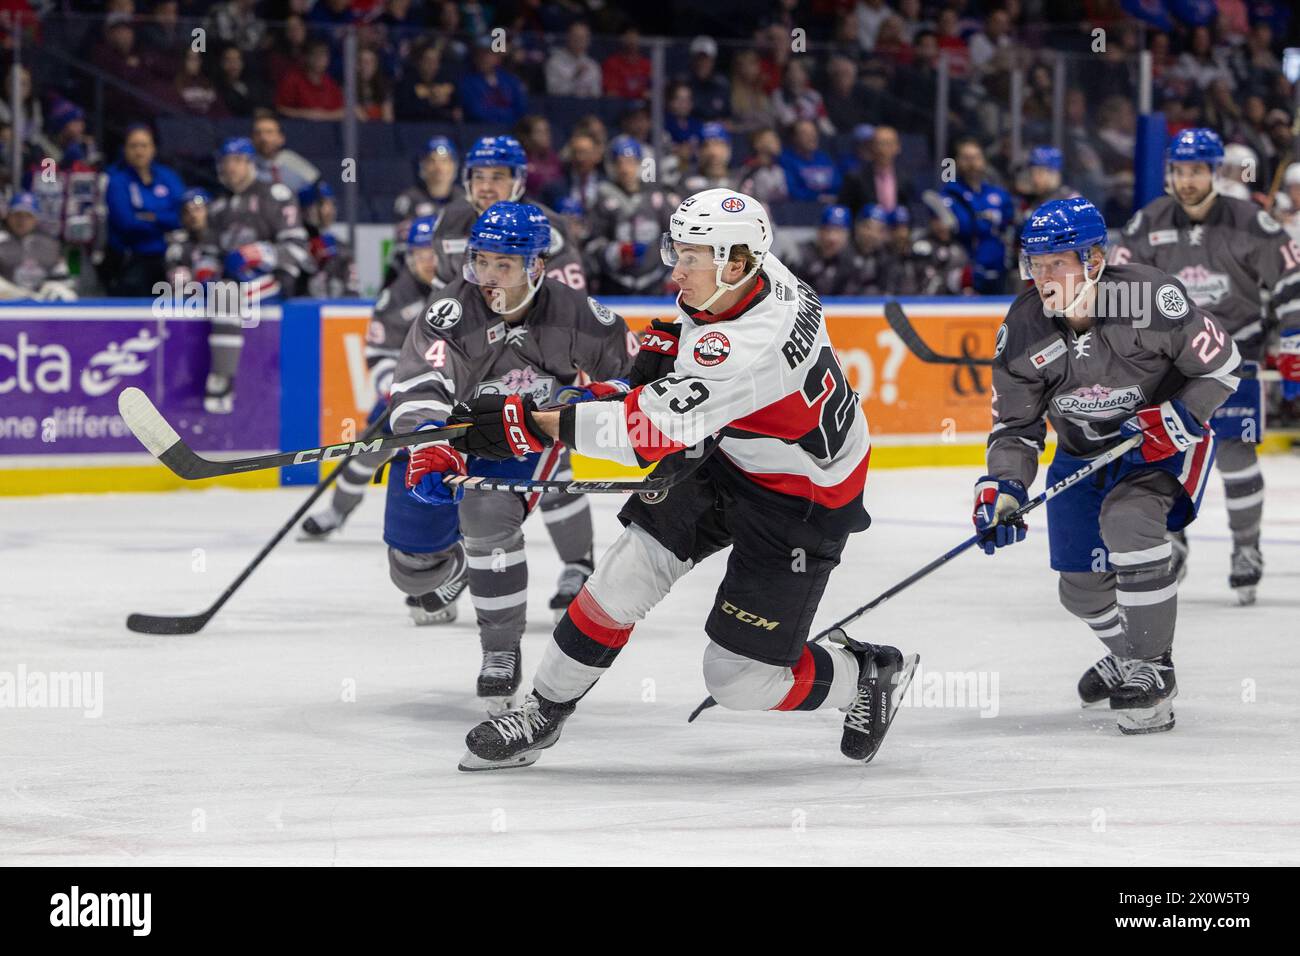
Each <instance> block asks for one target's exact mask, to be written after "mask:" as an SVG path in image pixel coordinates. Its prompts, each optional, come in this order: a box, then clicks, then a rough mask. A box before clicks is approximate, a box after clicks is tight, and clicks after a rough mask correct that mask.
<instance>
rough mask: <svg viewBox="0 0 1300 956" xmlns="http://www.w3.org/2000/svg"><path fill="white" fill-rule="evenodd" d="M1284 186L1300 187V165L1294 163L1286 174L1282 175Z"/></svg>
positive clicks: (1287, 169)
mask: <svg viewBox="0 0 1300 956" xmlns="http://www.w3.org/2000/svg"><path fill="white" fill-rule="evenodd" d="M1282 185H1283V186H1296V185H1300V163H1292V164H1291V165H1290V166H1288V167H1287V168H1286V172H1285V173H1283V174H1282Z"/></svg>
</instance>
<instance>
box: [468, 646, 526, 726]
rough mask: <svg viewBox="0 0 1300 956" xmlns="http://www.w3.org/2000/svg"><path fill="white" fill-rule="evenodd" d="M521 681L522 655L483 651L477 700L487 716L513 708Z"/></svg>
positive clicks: (515, 652)
mask: <svg viewBox="0 0 1300 956" xmlns="http://www.w3.org/2000/svg"><path fill="white" fill-rule="evenodd" d="M522 679H523V655H522V654H520V653H519V649H518V648H516V649H515V650H513V651H484V652H483V664H482V665H481V666H480V667H479V671H478V696H479V700H481V701H483V703H484V704H485V705H486V706H487V712H488V715H489V716H492V717H495V716H497V715H498V714H504V713H505V712H506V711H508V710H510V709H511V708H512V707H514V706H515V694H516V693H518V691H519V683H520V681H521V680H522Z"/></svg>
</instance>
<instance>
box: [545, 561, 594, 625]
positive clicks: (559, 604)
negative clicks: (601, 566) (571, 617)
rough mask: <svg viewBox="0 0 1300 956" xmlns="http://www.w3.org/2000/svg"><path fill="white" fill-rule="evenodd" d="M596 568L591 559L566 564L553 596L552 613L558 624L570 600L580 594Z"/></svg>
mask: <svg viewBox="0 0 1300 956" xmlns="http://www.w3.org/2000/svg"><path fill="white" fill-rule="evenodd" d="M594 570H595V568H593V567H592V564H591V562H590V561H575V562H574V563H573V564H566V565H565V566H564V570H563V571H561V572H560V580H559V582H558V583H557V584H556V586H555V595H554V596H553V597H552V598H551V614H552V615H553V616H554V617H555V623H556V624H559V623H560V620H561V619H562V618H563V617H564V612H565V611H567V610H568V608H569V604H570V602H572V601H573V599H574V598H575V597H577V596H578V592H579V591H581V590H582V586H583V585H584V584H586V583H587V578H589V577H591V573H592V571H594Z"/></svg>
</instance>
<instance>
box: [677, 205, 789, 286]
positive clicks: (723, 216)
mask: <svg viewBox="0 0 1300 956" xmlns="http://www.w3.org/2000/svg"><path fill="white" fill-rule="evenodd" d="M674 242H682V243H689V244H690V245H700V246H709V247H711V248H712V249H713V264H714V265H715V266H716V267H717V283H718V288H717V291H715V292H714V293H713V295H711V296H709V298H708V300H707V301H705V302H704V304H703V305H701V306H699V308H700V309H707V308H708V307H709V306H711V305H712V304H713V303H714V301H716V300H717V298H718V297H719V296H720V295H722V294H723V293H724V292H728V291H730V290H732V289H736V288H739V287H740V286H742V285H744V283H746V282H748V281H749V280H750V279H751V278H753V276H754V275H755V274H756V273H757V272H758V270H759V269H761V268H762V267H763V259H764V258H765V257H766V256H767V251H768V250H769V249H771V248H772V225H771V223H770V222H768V218H767V211H766V210H765V209H764V208H763V204H762V203H760V202H759V201H758V200H757V199H755V198H754V197H753V196H746V195H745V194H744V193H740V192H736V191H735V190H733V189H706V190H704V191H703V192H698V193H696V194H695V195H693V196H688V197H686V198H685V199H683V200H682V203H681V205H680V206H678V207H677V210H676V212H674V213H673V215H672V218H671V219H670V220H669V224H668V232H666V233H664V234H663V238H662V239H661V240H660V245H659V249H660V257H661V258H662V259H663V262H664V264H665V265H669V266H675V265H676V264H677V250H676V248H675V247H674V246H673V243H674ZM741 245H743V246H748V247H749V251H750V252H751V253H752V254H753V256H754V266H753V268H751V269H750V270H749V271H748V272H746V273H745V274H744V275H743V276H741V277H740V278H739V279H737V280H736V281H735V282H733V283H726V282H723V281H722V270H723V269H725V268H726V266H727V261H728V259H729V258H730V256H731V248H732V246H741Z"/></svg>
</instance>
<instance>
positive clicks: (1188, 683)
mask: <svg viewBox="0 0 1300 956" xmlns="http://www.w3.org/2000/svg"><path fill="white" fill-rule="evenodd" d="M1265 473H1266V476H1267V480H1268V482H1269V491H1268V494H1269V497H1268V501H1267V505H1266V508H1265V527H1266V532H1265V538H1264V554H1265V560H1266V562H1267V564H1266V577H1265V579H1264V583H1263V586H1262V588H1261V593H1260V600H1259V603H1258V604H1257V605H1256V606H1254V607H1250V608H1239V607H1237V606H1235V599H1234V597H1233V595H1232V594H1231V593H1230V592H1229V591H1228V588H1227V583H1226V577H1227V566H1228V555H1229V550H1230V546H1229V541H1228V537H1227V525H1226V520H1225V518H1224V512H1223V505H1222V501H1223V495H1222V485H1221V483H1220V482H1219V481H1218V479H1217V477H1216V478H1214V479H1212V482H1211V485H1210V490H1209V492H1208V495H1207V503H1206V507H1205V509H1204V510H1203V512H1202V516H1201V519H1200V521H1198V522H1197V524H1196V525H1194V526H1193V529H1192V534H1191V540H1192V560H1191V570H1190V575H1189V577H1188V579H1187V581H1186V583H1185V585H1184V588H1183V591H1182V599H1181V600H1180V607H1179V631H1178V635H1179V636H1178V641H1177V643H1176V644H1175V660H1176V663H1177V668H1178V671H1177V673H1178V684H1179V689H1180V693H1179V697H1178V699H1177V701H1176V704H1175V712H1176V714H1177V719H1178V726H1177V728H1176V729H1175V730H1174V731H1173V732H1171V733H1167V734H1157V735H1152V736H1147V737H1121V736H1120V735H1119V733H1118V732H1117V730H1116V729H1115V724H1114V719H1113V718H1112V717H1111V716H1110V714H1109V712H1108V711H1105V710H1102V711H1084V710H1081V709H1080V708H1079V706H1078V702H1077V698H1076V696H1075V691H1074V685H1075V682H1076V681H1077V679H1078V677H1079V675H1080V674H1081V673H1082V671H1083V669H1084V668H1086V667H1087V666H1088V665H1089V664H1091V663H1092V662H1093V661H1094V660H1095V659H1096V658H1097V657H1099V656H1100V652H1101V648H1100V645H1099V644H1098V643H1097V641H1096V640H1095V639H1093V638H1092V637H1091V635H1090V632H1089V631H1088V630H1087V628H1086V627H1085V626H1084V625H1083V624H1081V623H1079V622H1077V621H1075V620H1074V619H1073V618H1071V617H1069V616H1068V615H1067V614H1066V613H1065V612H1064V611H1063V610H1062V609H1061V608H1060V607H1059V605H1058V604H1057V601H1056V580H1055V576H1054V575H1053V574H1052V573H1051V572H1050V571H1049V569H1048V567H1047V543H1046V536H1045V534H1044V528H1043V520H1042V518H1041V517H1039V516H1038V515H1036V516H1035V518H1037V520H1034V521H1032V522H1031V533H1030V536H1029V539H1028V540H1027V542H1026V543H1025V544H1023V545H1018V546H1016V547H1015V548H1013V549H1011V550H1010V551H1006V552H1003V553H1002V554H999V555H998V556H997V557H996V558H986V557H985V556H984V555H982V554H979V553H977V552H974V553H968V554H966V555H964V556H962V557H961V558H960V559H958V560H957V561H955V562H954V563H952V564H950V565H948V566H947V567H945V568H943V569H941V570H940V571H938V572H936V573H935V574H934V575H932V576H931V577H930V578H928V579H926V580H925V581H924V582H922V583H921V584H919V585H917V586H915V587H914V588H913V589H912V590H910V591H908V592H905V593H904V594H903V595H901V596H899V597H898V598H896V599H895V600H894V601H892V602H890V603H889V604H888V605H886V606H884V607H883V608H881V609H880V610H878V611H876V612H874V613H872V614H870V615H869V616H868V617H866V618H864V619H863V621H861V622H860V623H859V625H858V627H857V628H856V629H855V631H854V633H856V634H858V635H860V636H862V637H865V638H867V639H870V640H872V641H880V642H889V643H895V644H897V645H898V646H900V647H901V648H903V649H904V650H905V651H918V652H920V654H921V657H922V664H921V667H922V673H921V675H920V676H919V677H918V682H917V685H915V686H914V690H913V693H912V695H911V696H910V697H909V706H907V707H905V708H904V709H903V710H902V711H901V712H900V714H899V717H898V720H897V722H896V723H895V725H894V728H893V731H892V732H891V734H890V736H889V739H888V740H887V741H886V743H885V746H884V748H883V749H882V750H881V752H880V754H879V755H878V756H877V758H876V760H875V761H874V762H873V763H872V764H871V765H870V766H867V767H864V766H862V765H858V764H852V763H849V762H848V761H846V760H844V759H843V758H842V757H841V756H840V755H839V752H838V742H839V733H840V720H841V715H840V714H839V713H838V712H837V711H826V712H819V713H812V714H783V713H732V712H726V711H723V710H721V709H714V710H711V711H709V712H707V713H706V714H705V715H703V716H702V717H701V718H700V719H699V720H698V721H697V722H696V723H695V724H693V725H687V723H686V716H687V714H688V713H689V712H690V710H691V709H692V708H693V707H694V706H695V705H696V704H697V703H698V702H699V700H700V699H701V698H702V697H703V695H704V693H705V690H704V685H703V679H702V677H701V675H700V660H701V655H702V652H703V648H704V643H705V638H704V635H703V631H702V623H703V620H704V617H705V614H706V612H707V608H708V606H709V603H710V600H711V597H712V594H713V591H714V589H715V588H716V586H717V582H718V580H719V577H720V575H721V572H722V569H723V562H724V560H725V558H724V557H723V556H715V557H714V558H712V559H710V560H708V561H706V562H705V563H703V564H702V565H700V566H699V567H698V568H697V569H696V570H695V571H694V572H693V573H692V574H691V575H690V576H688V577H687V578H686V579H684V580H683V581H682V582H681V583H679V585H678V587H677V588H676V589H675V590H674V592H673V593H672V594H671V595H670V596H669V598H668V599H667V600H666V601H665V602H664V603H663V604H662V605H661V606H660V607H659V608H658V609H657V610H656V611H655V612H654V613H653V614H652V615H651V617H650V618H649V619H648V620H647V621H646V622H645V623H644V624H642V625H641V626H639V627H638V628H637V630H636V631H635V632H634V634H633V636H632V640H631V642H630V643H629V645H628V647H627V648H626V649H625V650H624V652H623V654H622V655H621V656H620V658H619V659H618V661H617V662H616V663H615V665H614V667H613V669H612V670H611V671H610V673H609V674H608V676H607V677H605V678H604V679H603V680H602V681H601V682H600V683H599V685H597V687H596V689H595V690H594V691H593V692H592V693H591V694H590V696H589V697H588V698H587V699H586V700H585V701H584V702H583V703H582V705H581V706H580V708H579V710H578V712H577V714H576V715H575V716H574V717H573V718H572V719H571V720H570V721H569V723H568V724H567V726H566V728H565V731H564V737H563V738H562V740H561V741H560V743H559V745H558V746H556V747H555V748H553V749H552V750H549V751H547V752H546V754H545V755H543V757H542V759H541V760H540V762H539V763H538V764H537V765H536V766H534V767H532V768H530V769H525V770H517V771H507V772H498V773H478V774H466V773H459V772H457V770H456V763H457V760H458V758H459V757H460V755H461V753H462V752H463V749H464V748H463V740H464V735H465V732H466V731H467V730H468V729H469V728H470V727H471V726H472V725H473V724H474V723H475V722H477V721H478V720H479V718H480V711H479V708H478V706H477V704H476V701H475V699H474V697H473V682H474V677H475V675H476V673H477V667H478V657H479V655H478V643H477V638H476V632H475V628H474V623H473V613H472V610H471V608H470V606H469V602H468V600H467V598H468V595H466V596H465V598H462V602H461V609H462V610H461V619H460V620H459V621H458V622H456V623H455V624H453V625H450V626H447V627H443V628H421V629H416V628H414V627H413V626H412V625H411V624H410V622H409V621H408V619H407V618H406V615H405V609H404V608H403V606H402V601H401V598H400V596H399V595H398V594H397V593H396V591H395V590H394V589H393V587H392V586H391V585H390V584H389V582H388V578H387V568H386V562H385V558H384V552H383V546H382V544H381V543H380V542H379V527H380V519H381V512H382V505H383V500H382V494H381V493H380V491H379V489H372V490H371V493H370V497H369V498H368V499H367V501H366V502H365V503H364V505H363V506H362V509H361V510H360V511H359V512H357V513H356V514H355V515H354V516H353V518H352V521H351V522H350V524H349V525H348V526H347V528H346V530H345V531H344V533H343V535H342V537H340V538H338V539H336V540H334V541H330V542H328V543H325V544H302V543H298V542H295V541H286V542H285V543H284V544H282V545H281V547H280V548H279V549H278V551H277V552H275V554H274V555H273V556H272V557H271V558H270V559H269V560H268V561H267V563H266V564H265V565H264V566H263V567H262V568H261V569H260V570H259V571H258V572H257V574H255V575H254V577H253V578H252V579H251V580H250V581H249V583H248V584H247V585H245V587H244V589H243V590H242V591H241V592H240V593H239V594H238V595H237V596H236V597H235V598H234V600H233V601H232V602H231V603H230V604H229V605H227V607H226V608H225V609H224V610H223V611H222V612H221V614H220V615H218V617H217V618H216V619H215V620H214V622H213V623H212V624H210V625H209V626H208V628H207V629H206V630H205V631H203V632H201V633H200V634H198V635H195V636H190V637H145V636H140V635H136V634H132V633H130V632H128V631H127V630H126V629H125V627H124V620H125V618H126V615H127V613H128V612H130V611H147V612H152V613H196V612H198V611H200V610H202V609H203V608H205V607H206V606H207V605H208V604H209V603H210V602H211V601H212V600H213V599H214V598H215V597H216V595H217V594H218V593H219V592H220V591H221V590H222V589H223V588H224V587H225V586H226V584H227V583H228V582H229V581H230V579H231V578H232V577H233V576H234V575H235V574H236V573H237V572H238V571H239V569H240V568H241V567H242V566H243V564H244V563H245V562H246V561H247V560H248V559H249V558H250V557H251V556H252V555H253V554H254V553H255V552H256V551H257V549H258V548H260V547H261V546H262V544H263V543H264V542H265V540H266V539H267V538H268V537H269V535H270V534H271V533H272V532H273V531H274V530H275V528H276V527H278V526H279V524H280V523H281V522H282V521H283V520H284V519H285V518H286V517H287V515H288V514H289V513H290V512H291V511H292V510H293V509H294V508H295V507H296V506H297V504H298V503H299V502H300V501H301V500H302V498H303V497H304V495H305V494H306V492H305V490H304V489H301V488H299V489H288V490H278V491H258V492H250V491H242V492H241V491H227V490H211V491H197V492H185V493H174V494H157V495H153V494H147V495H146V494H141V495H114V496H79V497H48V498H35V499H9V500H0V563H2V564H3V568H2V573H0V671H8V672H12V673H16V672H17V668H18V667H20V666H21V667H23V668H25V670H26V672H27V673H28V674H30V673H32V672H40V673H50V672H67V671H80V672H90V673H91V674H92V675H93V674H95V673H97V672H98V673H102V714H101V715H100V716H98V717H94V716H86V715H85V714H84V713H83V711H82V710H74V709H55V708H49V707H46V708H43V709H32V708H13V709H0V862H3V863H6V864H10V865H12V864H54V863H58V864H84V863H95V864H132V863H158V864H182V865H185V864H195V865H198V864H223V863H228V864H255V863H293V864H343V865H346V864H373V863H423V864H429V863H432V864H438V863H467V864H484V865H491V866H501V865H505V864H514V863H538V864H554V863H559V864H565V863H596V864H599V863H629V864H656V863H664V864H695V863H698V864H707V863H742V864H743V863H755V864H757V863H766V864H781V863H787V864H788V863H803V864H813V863H847V864H855V863H856V864H872V865H881V864H884V865H894V864H1121V865H1128V864H1134V865H1161V864H1192V865H1195V864H1249V865H1259V864H1283V863H1287V864H1292V865H1294V864H1297V863H1300V743H1298V742H1297V734H1300V459H1298V458H1295V457H1288V458H1277V457H1274V458H1270V459H1267V460H1266V461H1265ZM976 475H977V472H976V471H974V470H969V469H933V470H905V471H885V470H878V471H875V472H873V473H872V475H871V477H870V479H869V482H868V495H867V497H868V507H869V510H870V511H871V512H872V514H873V515H874V517H875V524H874V526H873V527H872V529H871V530H870V531H868V532H866V533H865V534H861V535H857V536H855V537H854V538H853V540H852V541H851V543H850V545H849V548H848V550H847V552H846V556H845V561H844V564H843V565H842V566H841V567H840V568H839V570H838V571H837V572H836V574H835V575H834V576H833V577H832V578H831V584H830V587H829V589H828V591H827V595H826V598H825V600H824V601H823V604H822V613H821V614H820V615H819V618H818V621H819V625H821V626H824V625H825V624H826V623H829V622H830V621H831V620H833V619H834V618H835V617H838V616H839V615H841V614H843V613H845V612H847V611H848V610H851V609H852V608H853V607H855V606H856V605H858V604H861V603H864V602H865V601H866V600H868V599H869V598H870V597H872V596H874V595H875V594H876V593H878V592H879V591H881V590H883V589H884V588H885V587H887V586H889V585H890V584H893V583H894V582H895V581H897V580H898V579H900V578H901V577H903V576H904V575H906V574H907V573H909V572H910V571H912V570H913V569H915V568H916V567H919V566H920V565H922V564H924V563H925V562H927V561H929V560H930V559H931V558H933V557H935V556H937V555H938V554H940V553H942V552H943V551H945V550H947V549H948V548H949V547H951V546H952V545H953V544H956V543H957V542H958V541H960V540H961V539H962V538H963V537H964V536H965V535H967V534H968V533H969V531H970V521H969V517H968V515H969V511H970V488H971V482H972V480H973V479H974V478H975V477H976ZM593 504H594V505H595V514H596V534H597V554H599V553H600V551H601V550H602V549H603V548H604V547H605V546H607V545H608V544H609V543H610V542H611V541H612V539H613V537H614V535H615V534H616V533H617V528H618V525H617V522H616V520H615V517H614V514H615V511H616V508H617V504H618V502H617V500H612V499H608V498H604V499H602V498H601V497H599V496H596V497H594V498H593ZM526 530H527V532H528V533H529V540H528V555H529V564H530V568H531V570H532V572H533V581H534V584H535V587H533V588H532V596H531V599H530V604H529V614H530V621H531V623H530V625H529V630H528V634H527V636H526V637H525V639H524V653H525V681H526V682H527V680H528V679H529V678H530V677H531V674H532V671H533V668H534V667H535V665H536V663H537V661H538V658H539V656H540V654H541V651H542V649H543V647H544V646H545V642H546V641H547V640H548V635H549V632H550V624H549V620H550V618H549V613H548V611H547V608H546V602H547V599H548V598H549V597H550V595H551V593H552V591H553V585H554V582H555V578H556V575H557V573H558V571H559V564H558V561H557V559H556V557H555V554H554V552H553V550H552V548H551V544H550V540H549V538H548V536H547V535H546V533H545V531H544V529H543V526H542V524H541V522H540V518H539V517H538V516H534V517H533V518H532V519H531V520H530V522H529V524H528V526H527V528H526ZM968 681H969V682H970V683H969V684H967V682H968ZM945 686H946V687H947V688H948V689H949V692H948V693H946V694H945V693H944V692H943V691H944V687H945ZM927 687H928V688H929V692H928V693H926V692H924V691H925V689H926V688H927ZM981 688H982V693H981ZM958 689H962V690H972V691H975V693H974V694H969V695H967V694H960V695H959V694H958V693H957V691H958ZM83 703H84V702H83Z"/></svg>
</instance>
